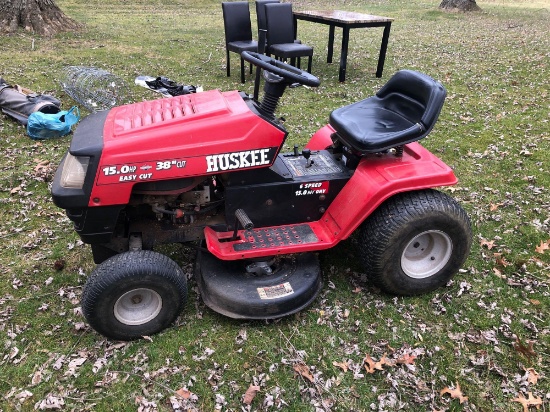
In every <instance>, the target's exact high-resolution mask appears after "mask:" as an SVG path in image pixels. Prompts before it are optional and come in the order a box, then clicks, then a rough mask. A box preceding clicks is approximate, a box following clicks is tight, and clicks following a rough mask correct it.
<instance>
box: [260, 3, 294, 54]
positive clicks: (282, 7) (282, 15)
mask: <svg viewBox="0 0 550 412" xmlns="http://www.w3.org/2000/svg"><path fill="white" fill-rule="evenodd" d="M265 17H266V27H267V45H268V46H270V45H272V44H284V43H294V16H293V15H292V4H290V3H270V4H266V5H265Z"/></svg>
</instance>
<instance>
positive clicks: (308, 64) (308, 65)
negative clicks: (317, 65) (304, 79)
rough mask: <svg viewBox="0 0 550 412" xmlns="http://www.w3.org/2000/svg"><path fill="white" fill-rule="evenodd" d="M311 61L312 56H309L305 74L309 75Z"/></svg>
mask: <svg viewBox="0 0 550 412" xmlns="http://www.w3.org/2000/svg"><path fill="white" fill-rule="evenodd" d="M312 60H313V56H309V59H308V61H307V72H308V73H311V61H312Z"/></svg>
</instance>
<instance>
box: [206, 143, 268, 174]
mask: <svg viewBox="0 0 550 412" xmlns="http://www.w3.org/2000/svg"><path fill="white" fill-rule="evenodd" d="M270 150H271V149H269V148H267V149H258V150H246V151H243V152H234V153H223V154H217V155H211V156H206V165H207V168H206V172H207V173H208V172H219V171H220V170H221V171H225V170H234V169H246V168H248V167H255V166H262V165H268V164H269V163H271V159H270V156H269V151H270Z"/></svg>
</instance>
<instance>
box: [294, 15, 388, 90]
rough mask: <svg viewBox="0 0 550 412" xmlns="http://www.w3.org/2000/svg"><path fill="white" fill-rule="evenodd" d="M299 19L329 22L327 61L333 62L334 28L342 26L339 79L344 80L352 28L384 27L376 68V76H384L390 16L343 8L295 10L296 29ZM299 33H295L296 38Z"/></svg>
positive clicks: (322, 22)
mask: <svg viewBox="0 0 550 412" xmlns="http://www.w3.org/2000/svg"><path fill="white" fill-rule="evenodd" d="M298 20H305V21H311V22H314V23H321V24H327V25H328V26H329V35H328V54H327V63H332V53H333V49H334V28H335V27H342V29H343V34H342V50H341V55H340V72H339V74H338V80H339V81H341V82H343V81H345V80H346V63H347V59H348V43H349V31H350V29H355V28H362V27H383V28H384V33H383V34H382V44H381V45H380V54H379V56H378V66H377V68H376V77H382V70H384V61H385V60H386V50H387V48H388V40H389V38H390V29H391V23H392V21H393V19H392V18H390V17H382V16H373V15H371V14H362V13H355V12H350V11H342V10H328V11H321V10H308V11H295V12H294V30H295V31H297V29H298V24H297V23H298V22H297V21H298ZM296 34H297V33H294V38H297V37H296Z"/></svg>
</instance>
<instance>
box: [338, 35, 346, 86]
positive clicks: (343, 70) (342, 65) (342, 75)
mask: <svg viewBox="0 0 550 412" xmlns="http://www.w3.org/2000/svg"><path fill="white" fill-rule="evenodd" d="M348 43H349V27H348V26H344V27H343V32H342V54H341V55H340V72H339V73H338V81H340V82H344V81H346V65H347V61H348Z"/></svg>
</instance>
